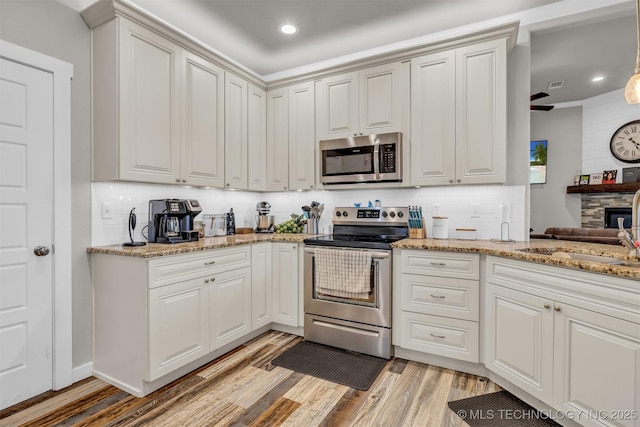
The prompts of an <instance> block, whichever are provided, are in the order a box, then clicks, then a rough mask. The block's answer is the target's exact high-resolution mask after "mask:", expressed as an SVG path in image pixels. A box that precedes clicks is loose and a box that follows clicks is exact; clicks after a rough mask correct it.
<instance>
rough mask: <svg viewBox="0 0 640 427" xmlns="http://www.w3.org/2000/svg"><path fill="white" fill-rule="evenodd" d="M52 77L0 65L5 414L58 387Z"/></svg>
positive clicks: (0, 403) (0, 383)
mask: <svg viewBox="0 0 640 427" xmlns="http://www.w3.org/2000/svg"><path fill="white" fill-rule="evenodd" d="M52 159H53V77H52V75H51V74H49V73H46V72H43V71H40V70H36V69H34V68H30V67H27V66H24V65H20V64H17V63H15V62H12V61H8V60H5V59H0V390H1V393H0V399H1V400H0V409H2V408H5V407H7V406H11V405H13V404H15V403H18V402H20V401H23V400H26V399H28V398H30V397H33V396H35V395H37V394H40V393H42V392H44V391H47V390H50V389H51V387H52V378H53V377H52V368H53V365H52V353H53V349H52V342H53V341H52V320H53V319H52V316H53V311H52V292H53V289H52V285H53V280H52V261H53V254H49V255H48V256H36V255H35V252H34V247H36V246H44V247H47V248H51V246H52V243H53V241H52V239H53V227H52V218H53V211H52V202H53V201H52V198H51V195H52V193H53V184H52V183H53V160H52Z"/></svg>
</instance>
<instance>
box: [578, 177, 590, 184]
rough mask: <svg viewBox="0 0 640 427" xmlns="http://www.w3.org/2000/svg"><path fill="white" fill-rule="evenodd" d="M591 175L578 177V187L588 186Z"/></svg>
mask: <svg viewBox="0 0 640 427" xmlns="http://www.w3.org/2000/svg"><path fill="white" fill-rule="evenodd" d="M589 178H591V175H580V185H588V184H589Z"/></svg>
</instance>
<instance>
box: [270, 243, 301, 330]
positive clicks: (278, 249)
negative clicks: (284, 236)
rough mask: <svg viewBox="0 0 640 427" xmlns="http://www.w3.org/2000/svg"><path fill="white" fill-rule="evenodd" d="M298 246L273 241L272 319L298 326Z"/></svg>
mask: <svg viewBox="0 0 640 427" xmlns="http://www.w3.org/2000/svg"><path fill="white" fill-rule="evenodd" d="M297 266H298V247H297V245H295V244H292V243H273V321H274V322H276V323H280V324H283V325H289V326H298V268H297Z"/></svg>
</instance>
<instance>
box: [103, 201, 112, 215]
mask: <svg viewBox="0 0 640 427" xmlns="http://www.w3.org/2000/svg"><path fill="white" fill-rule="evenodd" d="M111 218H112V216H111V203H107V202H103V203H102V219H111Z"/></svg>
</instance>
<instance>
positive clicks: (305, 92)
mask: <svg viewBox="0 0 640 427" xmlns="http://www.w3.org/2000/svg"><path fill="white" fill-rule="evenodd" d="M314 92H315V90H314V84H313V82H307V83H302V84H299V85H295V86H292V87H290V88H289V189H290V190H309V189H312V188H314V182H315V158H316V157H315V153H316V141H315V110H314V107H315V96H314Z"/></svg>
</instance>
